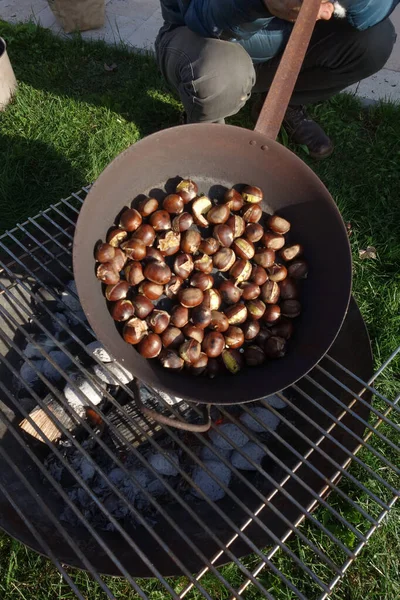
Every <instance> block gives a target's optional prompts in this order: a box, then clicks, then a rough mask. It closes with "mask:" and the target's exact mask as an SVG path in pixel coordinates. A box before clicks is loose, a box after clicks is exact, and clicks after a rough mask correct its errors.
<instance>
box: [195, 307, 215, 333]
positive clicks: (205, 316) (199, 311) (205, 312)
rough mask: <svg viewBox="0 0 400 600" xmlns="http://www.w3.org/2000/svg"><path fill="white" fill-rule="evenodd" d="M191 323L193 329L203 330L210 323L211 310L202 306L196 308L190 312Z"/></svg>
mask: <svg viewBox="0 0 400 600" xmlns="http://www.w3.org/2000/svg"><path fill="white" fill-rule="evenodd" d="M192 322H193V325H194V326H195V327H198V328H199V329H205V328H206V327H208V326H209V325H210V323H211V310H210V309H209V308H205V307H204V306H202V305H200V306H196V308H194V309H193V310H192Z"/></svg>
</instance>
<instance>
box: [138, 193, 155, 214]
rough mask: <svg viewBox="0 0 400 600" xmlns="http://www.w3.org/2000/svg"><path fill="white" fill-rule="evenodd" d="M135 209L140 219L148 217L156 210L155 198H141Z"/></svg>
mask: <svg viewBox="0 0 400 600" xmlns="http://www.w3.org/2000/svg"><path fill="white" fill-rule="evenodd" d="M136 208H137V210H138V212H139V213H140V214H141V215H142V217H148V216H149V215H151V213H153V212H155V211H156V210H157V209H158V202H157V200H156V199H155V198H143V200H140V201H139V202H138V205H137V207H136Z"/></svg>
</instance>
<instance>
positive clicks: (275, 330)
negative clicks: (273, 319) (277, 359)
mask: <svg viewBox="0 0 400 600" xmlns="http://www.w3.org/2000/svg"><path fill="white" fill-rule="evenodd" d="M293 331H294V327H293V321H291V320H290V319H285V318H283V319H280V320H279V321H278V323H276V325H274V326H273V327H271V333H272V335H275V336H278V337H281V338H284V339H285V340H288V339H289V338H291V337H292V335H293Z"/></svg>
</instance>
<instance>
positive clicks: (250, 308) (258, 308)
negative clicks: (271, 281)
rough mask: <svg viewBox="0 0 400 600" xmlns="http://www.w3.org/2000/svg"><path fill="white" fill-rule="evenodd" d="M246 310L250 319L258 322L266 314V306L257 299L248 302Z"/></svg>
mask: <svg viewBox="0 0 400 600" xmlns="http://www.w3.org/2000/svg"><path fill="white" fill-rule="evenodd" d="M246 308H247V316H248V318H249V319H251V320H253V321H258V319H261V317H262V316H263V314H264V313H265V309H266V306H265V304H264V302H263V301H262V300H259V299H257V300H249V302H246Z"/></svg>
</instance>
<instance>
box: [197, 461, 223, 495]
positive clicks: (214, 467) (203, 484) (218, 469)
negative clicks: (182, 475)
mask: <svg viewBox="0 0 400 600" xmlns="http://www.w3.org/2000/svg"><path fill="white" fill-rule="evenodd" d="M204 465H205V466H206V467H207V468H208V469H209V470H210V471H211V473H213V474H214V475H215V476H216V478H217V479H218V480H220V481H221V483H223V484H224V485H226V486H228V485H229V483H230V480H231V475H232V472H231V470H230V469H228V467H226V466H225V465H224V464H223V463H222V462H220V461H217V460H206V461H204ZM192 478H193V482H194V483H195V484H196V485H197V486H198V487H199V488H200V489H201V491H202V492H204V494H205V495H206V496H208V498H209V499H210V500H214V501H216V500H221V498H223V497H224V496H225V491H224V490H223V489H222V487H221V486H220V485H218V483H217V482H216V481H215V480H214V479H212V477H211V476H210V475H208V473H207V472H206V471H205V470H204V469H202V468H201V467H198V466H197V467H195V468H194V470H193V474H192ZM191 492H192V494H193V495H194V496H197V498H202V499H204V498H203V496H202V495H201V494H200V492H198V491H197V490H196V489H195V488H192V489H191Z"/></svg>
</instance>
